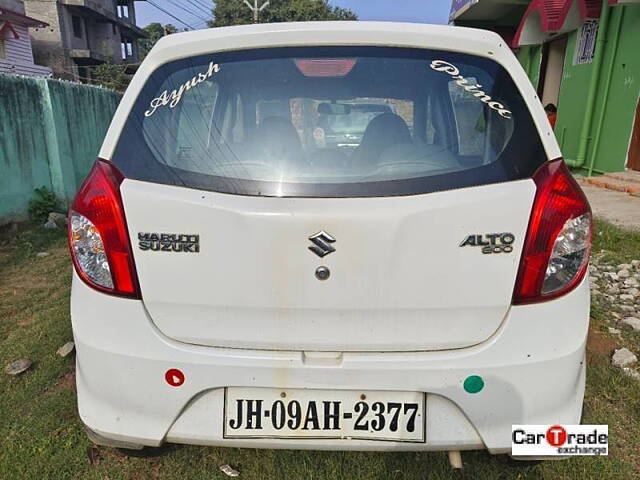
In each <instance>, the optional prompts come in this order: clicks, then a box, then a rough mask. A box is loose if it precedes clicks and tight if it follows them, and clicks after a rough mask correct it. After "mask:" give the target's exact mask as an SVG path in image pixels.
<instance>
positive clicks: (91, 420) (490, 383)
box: [71, 274, 589, 453]
mask: <svg viewBox="0 0 640 480" xmlns="http://www.w3.org/2000/svg"><path fill="white" fill-rule="evenodd" d="M71 296H72V302H71V308H72V311H71V317H72V321H73V332H74V339H75V342H76V349H77V355H78V357H77V358H78V369H77V383H78V403H79V410H80V416H81V418H82V421H83V422H84V423H85V424H86V425H87V426H88V427H89V428H91V429H92V430H94V431H95V432H97V433H98V434H100V435H103V436H105V437H107V438H111V439H116V440H121V441H128V442H131V443H138V444H142V445H150V446H157V445H160V444H162V443H163V442H165V441H172V442H180V443H194V444H201V445H223V446H237V447H254V448H293V449H329V450H337V449H345V450H447V449H455V450H465V449H478V448H487V449H488V450H489V451H490V452H492V453H506V452H508V451H510V448H511V425H512V424H524V423H525V422H526V423H527V424H536V425H538V424H539V425H546V424H555V423H560V424H575V423H579V422H580V416H581V412H582V396H583V392H584V381H585V378H584V374H585V365H584V351H585V350H584V349H585V343H586V337H587V329H588V322H586V321H585V319H587V318H588V316H589V287H588V280H584V281H583V282H582V283H581V285H580V286H579V287H578V288H576V289H575V290H574V291H572V292H571V293H569V294H567V295H565V296H563V297H561V298H558V299H556V300H552V301H549V302H545V303H541V304H537V305H523V306H514V307H511V308H510V309H509V313H508V315H507V318H506V320H505V321H504V323H503V324H502V326H501V327H500V329H499V330H498V331H497V332H496V333H495V334H494V335H493V336H492V337H491V338H490V339H488V340H487V341H485V342H483V343H481V344H479V345H476V346H474V347H471V348H465V349H461V350H450V351H442V352H398V353H390V352H387V353H375V352H353V353H348V352H345V353H342V354H337V355H336V356H335V357H334V359H333V361H329V360H328V359H327V356H326V355H316V354H314V353H313V352H301V351H297V352H296V351H290V352H285V351H264V350H244V349H223V348H215V347H202V346H195V345H186V344H184V343H180V342H176V341H173V340H171V339H168V338H167V337H165V336H164V335H162V333H161V332H160V331H158V329H157V328H156V327H155V326H154V324H153V322H152V321H151V319H150V318H149V315H148V313H147V312H146V310H145V308H144V305H143V303H142V302H141V301H139V300H129V299H122V298H117V297H112V296H109V295H105V294H102V293H100V292H96V291H95V290H92V289H91V288H89V287H88V286H87V285H86V284H84V283H83V282H82V281H81V280H80V279H79V278H78V277H77V275H76V274H74V279H73V288H72V293H71ZM170 368H178V369H180V370H182V371H183V372H184V374H185V382H184V384H183V385H182V386H181V387H179V388H176V387H172V386H169V385H168V384H167V383H166V382H165V379H164V374H165V371H166V370H168V369H170ZM474 374H479V375H482V377H483V378H484V380H485V388H484V389H483V390H482V391H481V392H480V393H477V394H469V393H467V392H465V391H464V389H463V386H462V384H463V381H464V379H465V378H466V377H467V376H469V375H474ZM227 386H247V387H267V388H278V387H279V388H309V389H347V390H360V389H362V390H391V391H416V392H427V394H428V395H427V407H426V412H427V430H426V433H427V440H426V442H425V443H406V442H380V441H364V440H336V439H331V440H329V439H327V440H321V441H320V440H311V439H309V440H304V441H303V440H291V439H242V440H239V439H236V440H229V439H223V438H222V427H223V425H222V410H223V409H222V404H223V387H227ZM550 392H553V393H552V394H550ZM159 399H161V400H159Z"/></svg>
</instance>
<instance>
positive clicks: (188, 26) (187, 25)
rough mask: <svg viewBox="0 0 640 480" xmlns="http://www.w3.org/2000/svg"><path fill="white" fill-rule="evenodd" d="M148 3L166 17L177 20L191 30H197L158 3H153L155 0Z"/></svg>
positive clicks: (148, 0)
mask: <svg viewBox="0 0 640 480" xmlns="http://www.w3.org/2000/svg"><path fill="white" fill-rule="evenodd" d="M147 3H148V4H150V5H152V6H154V7H156V8H157V9H158V10H160V11H161V12H162V13H164V14H165V15H168V16H170V17H171V18H173V19H174V20H176V21H177V22H180V23H181V24H182V25H184V26H185V27H187V28H190V29H191V30H195V28H194V27H192V26H191V25H189V24H188V23H187V22H185V21H184V20H182V19H181V18H179V17H176V16H175V15H174V14H173V13H171V12H169V11H167V10H165V9H164V8H162V7H161V6H160V5H158V4H157V3H155V2H153V0H147Z"/></svg>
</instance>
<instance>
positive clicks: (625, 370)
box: [622, 367, 640, 380]
mask: <svg viewBox="0 0 640 480" xmlns="http://www.w3.org/2000/svg"><path fill="white" fill-rule="evenodd" d="M622 372H623V373H624V374H625V375H627V376H629V377H631V378H634V379H636V380H640V372H637V371H636V370H634V369H633V368H629V367H624V368H623V369H622Z"/></svg>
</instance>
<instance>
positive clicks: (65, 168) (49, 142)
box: [0, 74, 120, 225]
mask: <svg viewBox="0 0 640 480" xmlns="http://www.w3.org/2000/svg"><path fill="white" fill-rule="evenodd" d="M119 101H120V94H119V93H116V92H114V91H111V90H107V89H104V88H98V87H93V86H88V85H82V84H77V83H72V82H67V81H61V80H54V79H45V78H34V77H24V76H17V75H2V74H0V225H1V224H4V223H8V222H10V221H12V220H20V219H23V218H25V217H26V211H27V206H28V203H29V200H30V199H31V198H32V197H33V194H34V192H33V190H34V189H35V188H38V187H42V186H44V187H47V188H48V189H50V190H52V191H53V192H55V193H56V194H57V195H58V196H59V197H60V198H61V199H62V200H64V201H66V202H68V201H69V200H71V198H72V197H73V195H74V194H75V192H76V190H77V189H78V187H79V186H80V184H81V183H82V180H83V179H84V177H85V176H86V174H87V172H88V171H89V168H90V167H91V165H92V164H93V162H94V160H95V158H96V155H97V154H98V150H99V148H100V145H101V143H102V139H103V137H104V135H105V133H106V131H107V128H108V127H109V123H110V122H111V117H112V116H113V113H114V112H115V110H116V107H117V106H118V103H119Z"/></svg>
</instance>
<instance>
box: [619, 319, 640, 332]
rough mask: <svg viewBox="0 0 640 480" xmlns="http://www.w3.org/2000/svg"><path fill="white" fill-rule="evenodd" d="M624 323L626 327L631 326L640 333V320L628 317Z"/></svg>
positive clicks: (623, 320)
mask: <svg viewBox="0 0 640 480" xmlns="http://www.w3.org/2000/svg"><path fill="white" fill-rule="evenodd" d="M622 323H624V324H625V325H629V326H630V327H631V328H633V329H634V330H636V331H640V318H636V317H626V318H623V319H622Z"/></svg>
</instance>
